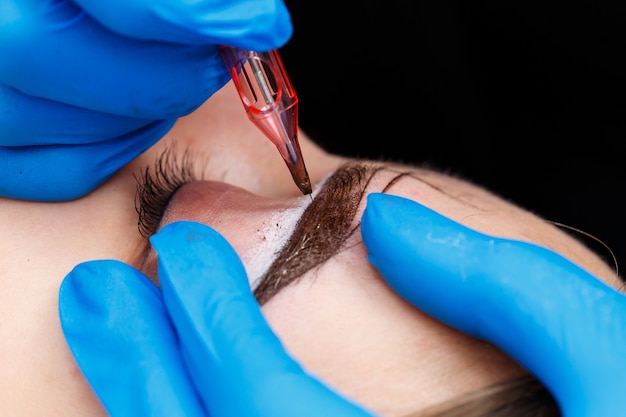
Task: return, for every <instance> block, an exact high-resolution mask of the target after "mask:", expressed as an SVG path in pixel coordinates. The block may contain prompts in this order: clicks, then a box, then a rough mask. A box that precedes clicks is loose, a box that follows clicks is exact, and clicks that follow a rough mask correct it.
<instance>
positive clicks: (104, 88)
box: [0, 0, 230, 144]
mask: <svg viewBox="0 0 626 417" xmlns="http://www.w3.org/2000/svg"><path fill="white" fill-rule="evenodd" d="M31 3H33V2H32V1H28V0H21V1H14V2H12V7H13V9H11V10H9V11H8V12H7V13H5V10H4V9H3V10H2V12H3V13H0V26H2V30H1V31H0V56H2V57H10V59H1V60H0V83H3V84H5V85H7V86H10V87H13V88H16V89H18V90H20V91H22V92H24V93H26V94H29V95H32V96H35V97H42V98H46V99H48V100H53V101H58V102H61V103H65V104H70V105H73V106H76V107H83V108H86V109H90V110H94V111H100V112H103V113H111V114H116V115H121V116H128V117H135V118H143V119H149V120H155V119H169V118H173V117H180V116H183V115H186V114H189V113H190V112H191V111H193V110H195V109H196V108H197V107H198V106H200V105H201V104H202V103H204V102H205V101H206V99H207V98H208V97H210V96H211V95H212V94H214V93H215V92H216V91H218V90H219V89H220V88H221V87H223V86H224V85H225V84H226V82H228V80H229V79H230V76H229V73H228V70H227V69H226V66H225V65H224V61H223V59H222V57H221V55H220V53H219V50H218V48H217V46H215V45H209V44H205V45H196V46H193V45H181V44H174V43H171V42H157V41H144V40H140V39H136V38H128V37H125V36H123V35H120V34H117V33H114V32H112V31H110V30H108V29H107V28H105V27H104V26H102V25H101V24H99V23H98V22H96V21H95V20H94V19H92V18H91V17H90V16H88V15H87V14H85V13H84V12H83V11H82V10H80V9H79V8H78V7H77V6H76V5H75V4H74V3H73V2H71V1H62V2H58V1H54V2H52V1H48V2H43V3H42V2H36V3H38V4H37V5H36V6H35V5H33V4H31ZM102 5H103V7H104V6H105V5H108V2H102ZM124 13H125V12H122V11H120V14H119V15H118V16H117V17H118V18H121V16H123V15H124ZM0 104H1V103H0ZM34 118H35V119H36V115H35V116H34ZM16 144H19V143H16Z"/></svg>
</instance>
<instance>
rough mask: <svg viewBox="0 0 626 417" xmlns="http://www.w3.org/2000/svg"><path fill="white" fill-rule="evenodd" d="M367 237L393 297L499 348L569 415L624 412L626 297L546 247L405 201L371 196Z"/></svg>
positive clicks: (372, 257) (365, 228)
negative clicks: (471, 225)
mask: <svg viewBox="0 0 626 417" xmlns="http://www.w3.org/2000/svg"><path fill="white" fill-rule="evenodd" d="M361 233H362V236H363V241H364V243H365V245H366V246H367V249H368V252H369V259H370V261H371V262H372V264H373V265H374V266H375V267H376V268H377V269H378V270H379V271H380V272H381V273H382V275H383V276H384V277H385V279H386V281H387V282H388V283H389V284H390V286H391V287H392V288H393V289H394V290H395V291H396V292H398V293H399V294H400V295H401V296H402V297H404V298H405V299H406V300H407V301H409V302H410V303H411V304H413V305H414V306H416V307H417V308H419V309H420V310H423V311H424V312H426V313H428V314H430V315H431V316H433V317H435V318H436V319H438V320H440V321H442V322H445V323H447V324H448V325H450V326H452V327H455V328H457V329H459V330H460V331H463V332H465V333H467V334H470V335H472V336H475V337H478V338H481V339H485V340H488V341H491V342H493V343H494V344H496V345H498V346H499V347H500V348H502V349H503V350H504V351H506V352H507V353H508V354H509V355H510V356H511V357H513V358H515V359H516V360H517V361H518V362H520V363H521V364H522V365H524V366H525V367H526V368H527V369H528V370H529V371H531V372H532V373H533V374H535V375H536V376H537V377H538V378H539V379H540V380H541V381H542V382H543V383H544V385H546V387H547V388H548V389H549V390H550V391H551V392H552V393H553V395H554V396H555V398H556V400H557V402H558V403H559V406H560V408H561V411H562V413H563V415H564V416H566V417H589V416H593V417H614V416H618V415H624V414H625V411H624V410H625V409H626V406H625V405H624V403H623V401H622V397H621V396H622V395H623V391H624V387H626V359H625V358H626V297H625V296H624V294H622V293H620V292H618V291H616V290H615V289H613V288H612V287H610V286H608V285H606V284H604V283H603V282H601V281H600V280H598V279H597V278H595V277H593V276H592V275H590V274H589V273H587V272H586V271H584V270H583V269H581V268H579V267H578V266H576V265H574V264H573V263H571V262H569V261H568V260H566V259H565V258H563V257H562V256H560V255H558V254H556V253H554V252H552V251H550V250H548V249H544V248H542V247H539V246H536V245H532V244H528V243H522V242H518V241H513V240H509V239H497V238H494V237H490V236H487V235H484V234H481V233H477V232H475V231H473V230H470V229H468V228H466V227H464V226H461V225H459V224H458V223H456V222H454V221H451V220H449V219H447V218H445V217H443V216H441V215H440V214H438V213H436V212H434V211H432V210H430V209H428V208H426V207H424V206H422V205H420V204H418V203H415V202H413V201H411V200H407V199H404V198H401V197H395V196H391V195H385V194H370V195H369V196H368V202H367V209H366V210H365V213H364V215H363V219H362V223H361Z"/></svg>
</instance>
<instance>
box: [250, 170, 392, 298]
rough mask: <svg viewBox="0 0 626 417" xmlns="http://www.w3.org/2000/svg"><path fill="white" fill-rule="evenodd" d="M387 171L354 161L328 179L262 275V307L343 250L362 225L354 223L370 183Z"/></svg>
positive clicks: (259, 290)
mask: <svg viewBox="0 0 626 417" xmlns="http://www.w3.org/2000/svg"><path fill="white" fill-rule="evenodd" d="M385 168H386V165H384V164H372V163H371V162H369V163H367V162H364V161H351V162H348V163H346V164H345V165H343V166H341V167H340V168H338V169H337V170H336V171H335V172H334V173H333V174H332V175H331V176H330V177H329V178H328V179H327V180H326V182H325V183H324V185H323V186H322V189H321V190H320V192H319V193H318V195H317V196H316V197H315V199H314V200H313V202H312V203H311V204H310V205H309V206H308V207H307V209H306V210H305V211H304V212H303V213H302V216H301V217H300V219H299V220H298V222H297V224H296V226H295V228H294V231H293V233H292V234H291V236H290V237H289V239H288V240H287V243H286V244H285V245H284V246H283V247H282V249H281V250H280V251H279V252H278V255H277V257H276V259H275V260H274V262H272V264H271V265H270V267H269V268H268V269H267V271H266V272H265V273H264V274H263V275H262V276H261V278H260V280H259V285H258V286H257V287H256V288H255V290H254V296H255V297H256V299H257V301H258V303H259V304H260V305H263V304H265V303H266V302H267V301H269V300H270V299H271V298H272V297H274V296H275V295H276V294H278V292H280V291H281V290H282V289H283V288H285V287H287V286H288V285H290V284H292V283H294V282H295V281H297V280H298V279H299V278H300V277H301V276H302V275H303V274H304V273H306V272H307V271H309V270H311V269H313V268H315V267H317V266H319V265H321V264H322V263H324V262H325V261H327V260H328V259H330V258H331V257H332V256H333V255H335V254H336V253H338V252H339V251H340V250H341V249H342V247H343V245H344V243H345V242H346V240H347V239H348V238H349V237H350V236H351V235H352V234H353V233H354V232H355V231H356V230H357V228H358V227H359V223H357V224H356V225H355V226H353V221H354V217H355V216H356V213H357V210H358V208H359V205H360V203H361V201H362V200H363V197H364V195H365V192H366V189H367V187H368V185H369V183H370V181H371V180H372V178H373V177H374V175H375V174H376V173H377V172H378V171H380V170H382V169H385Z"/></svg>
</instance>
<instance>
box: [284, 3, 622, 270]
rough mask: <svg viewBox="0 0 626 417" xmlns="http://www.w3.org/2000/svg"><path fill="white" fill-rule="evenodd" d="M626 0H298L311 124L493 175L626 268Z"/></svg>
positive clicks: (355, 149) (354, 147)
mask: <svg viewBox="0 0 626 417" xmlns="http://www.w3.org/2000/svg"><path fill="white" fill-rule="evenodd" d="M503 3H504V4H503ZM619 3H620V2H616V1H612V2H608V1H595V2H587V3H586V4H583V3H582V2H569V3H563V4H561V3H557V2H552V1H550V0H546V1H541V2H539V1H525V2H519V1H513V2H502V1H495V0H494V1H475V2H467V1H458V2H457V1H446V0H433V1H413V0H402V1H396V0H388V1H376V2H374V1H360V2H347V3H345V2H344V3H341V4H338V3H337V2H336V1H335V2H330V1H324V0H319V1H296V0H286V4H287V7H288V8H289V10H290V12H291V15H292V20H293V23H294V35H293V37H292V39H291V40H290V42H289V43H288V44H287V45H286V46H285V47H283V48H282V49H281V53H282V54H283V58H284V60H285V65H286V66H287V69H288V71H289V74H290V76H291V78H292V81H293V83H294V86H295V88H296V91H297V93H298V96H299V98H300V108H299V109H300V126H301V127H302V128H303V129H304V130H305V131H307V133H309V134H310V135H311V136H312V137H313V138H314V139H316V140H317V141H318V143H320V145H322V147H324V148H325V149H327V150H329V151H332V152H336V153H339V154H342V155H349V156H357V157H371V158H378V157H385V158H388V159H393V160H397V161H401V162H410V163H413V162H416V163H424V162H426V163H429V164H431V165H433V166H435V167H438V168H441V169H446V170H451V171H452V172H455V173H457V174H460V175H462V176H463V177H465V178H466V179H469V180H472V181H475V182H477V183H479V184H482V185H485V186H487V188H489V189H491V190H492V191H494V192H496V193H498V194H500V195H501V196H503V197H505V198H506V199H508V200H511V201H513V202H515V203H517V204H518V205H521V206H523V207H525V208H527V209H529V210H531V211H533V212H535V213H537V214H539V215H541V216H543V217H545V218H547V219H550V220H554V221H558V222H560V223H565V224H567V225H570V226H573V227H577V228H580V229H583V230H584V231H586V232H587V233H590V234H592V235H595V236H596V237H598V238H599V239H601V240H603V241H604V242H605V243H606V244H607V245H608V246H610V247H611V248H612V250H613V251H614V252H615V255H616V256H617V257H618V263H619V267H620V271H623V269H624V268H625V267H626V241H625V238H624V236H623V232H624V231H625V230H626V220H625V218H624V215H623V207H624V184H625V179H626V167H625V164H624V159H625V157H626V151H624V150H623V147H624V146H625V145H626V82H625V80H626V67H625V65H624V57H625V55H626V46H625V45H626V31H625V30H624V28H625V27H626V14H625V13H624V12H623V11H622V10H620V9H618V8H617V5H618V4H619ZM589 242H592V241H589ZM589 244H590V246H591V247H593V248H594V249H596V250H598V251H599V252H600V253H601V254H607V255H606V259H607V260H608V261H611V258H610V257H609V255H608V252H606V250H603V249H602V248H601V246H598V245H594V244H593V243H589ZM622 274H623V272H622Z"/></svg>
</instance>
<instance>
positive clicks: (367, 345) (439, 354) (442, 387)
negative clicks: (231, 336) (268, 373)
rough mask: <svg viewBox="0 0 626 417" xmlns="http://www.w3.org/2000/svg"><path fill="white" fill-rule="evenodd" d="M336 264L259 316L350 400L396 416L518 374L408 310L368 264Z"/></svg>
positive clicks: (500, 358) (489, 352)
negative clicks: (264, 318)
mask: <svg viewBox="0 0 626 417" xmlns="http://www.w3.org/2000/svg"><path fill="white" fill-rule="evenodd" d="M336 259H337V258H334V259H333V260H331V261H329V262H328V263H327V264H326V265H325V266H324V267H323V268H322V269H320V270H319V271H317V272H314V273H313V274H311V276H308V275H307V276H304V277H303V279H302V281H300V282H299V283H296V284H294V285H292V286H291V287H288V288H286V289H285V290H283V291H282V292H281V293H279V294H278V295H277V296H276V297H275V298H273V299H272V300H271V301H269V302H268V303H267V304H266V305H265V306H264V307H263V312H264V314H265V316H266V318H267V319H268V321H269V323H270V326H272V328H273V329H274V331H275V332H276V333H277V334H278V336H279V337H280V338H281V340H282V341H283V343H284V345H285V347H286V348H287V350H288V351H289V352H290V353H291V354H292V355H293V356H294V357H295V358H296V359H297V360H298V361H300V362H301V363H302V365H303V366H304V367H305V369H307V370H308V371H310V372H312V373H313V374H314V375H316V376H317V377H319V378H321V379H322V380H323V381H324V382H326V383H327V384H329V385H330V386H331V387H333V388H335V389H337V390H338V391H339V392H341V393H342V394H344V395H346V396H347V397H348V398H351V399H353V400H355V401H357V402H358V403H360V404H361V405H363V406H365V407H366V408H368V409H370V410H372V411H374V412H376V413H380V414H381V415H383V416H396V415H402V414H405V413H409V412H413V411H415V410H419V409H421V408H424V407H425V406H427V405H432V404H435V403H437V402H440V401H444V400H446V399H449V398H450V397H454V396H456V395H458V394H461V393H464V392H468V391H473V390H475V389H478V388H480V387H483V386H485V385H487V384H490V383H493V382H495V381H498V380H502V379H505V378H508V377H509V376H513V375H519V374H520V373H521V372H522V371H521V369H520V368H519V367H518V366H517V365H515V364H514V363H513V362H511V361H510V360H509V359H508V358H507V357H505V356H504V355H503V354H501V353H500V352H499V351H497V350H495V349H494V348H492V347H491V346H489V345H487V344H485V343H483V342H481V341H477V340H475V339H471V338H469V337H467V336H465V335H462V334H461V333H458V332H456V331H454V330H452V329H450V328H448V327H446V326H443V325H441V324H440V323H438V322H436V321H434V320H432V319H430V318H429V317H427V316H425V315H424V314H422V313H421V312H419V311H417V310H415V309H414V308H412V307H411V306H410V305H408V304H407V303H406V302H404V301H403V300H402V299H401V298H399V297H398V296H397V295H396V294H395V293H393V292H392V291H391V290H390V289H389V288H388V287H387V286H386V285H385V284H384V283H383V282H382V281H381V280H380V279H379V278H378V277H377V275H376V273H375V271H374V270H373V268H372V267H371V266H370V265H369V264H368V263H367V262H362V263H360V264H359V265H355V264H354V263H350V262H343V263H340V262H338V261H336ZM355 272H356V273H355Z"/></svg>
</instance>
